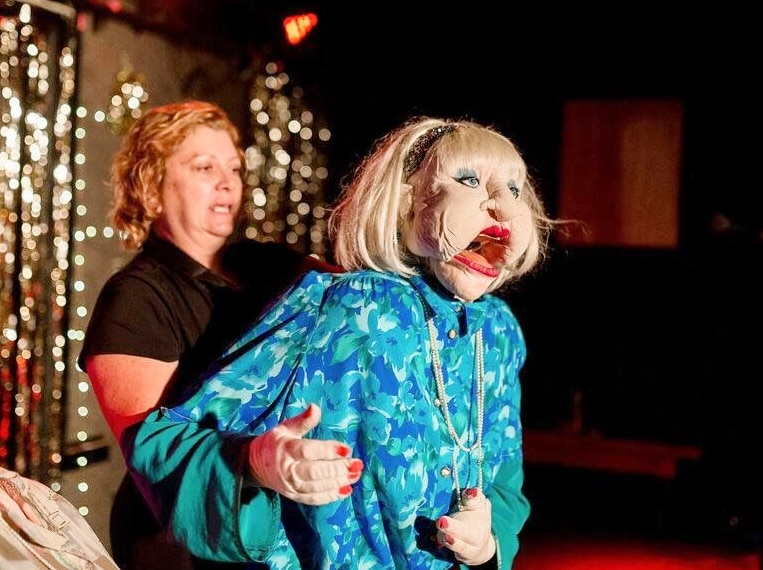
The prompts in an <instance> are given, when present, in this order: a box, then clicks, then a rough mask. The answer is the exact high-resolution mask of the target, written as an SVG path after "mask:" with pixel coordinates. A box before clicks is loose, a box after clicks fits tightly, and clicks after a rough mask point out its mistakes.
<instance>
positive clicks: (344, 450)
mask: <svg viewBox="0 0 763 570" xmlns="http://www.w3.org/2000/svg"><path fill="white" fill-rule="evenodd" d="M336 454H337V455H338V456H339V457H347V456H348V455H350V448H349V447H347V446H346V445H337V447H336Z"/></svg>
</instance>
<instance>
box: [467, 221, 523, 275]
mask: <svg viewBox="0 0 763 570" xmlns="http://www.w3.org/2000/svg"><path fill="white" fill-rule="evenodd" d="M510 235H511V234H510V232H509V230H507V229H505V228H500V227H491V228H487V229H485V230H483V231H482V233H480V234H479V235H478V236H477V237H476V238H475V239H474V240H473V241H472V242H471V243H470V244H469V245H468V246H467V247H466V249H465V250H463V251H462V252H461V253H459V254H458V255H456V256H455V259H456V260H458V261H459V262H461V263H463V264H464V265H466V266H467V267H469V268H471V269H473V270H474V271H477V272H479V273H482V274H483V275H487V276H489V277H497V276H498V274H499V273H500V270H501V268H502V267H503V266H504V265H505V264H506V257H507V253H508V250H509V237H510Z"/></svg>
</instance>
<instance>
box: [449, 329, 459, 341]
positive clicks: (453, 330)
mask: <svg viewBox="0 0 763 570" xmlns="http://www.w3.org/2000/svg"><path fill="white" fill-rule="evenodd" d="M457 334H458V333H457V332H456V329H450V330H449V331H448V338H451V339H452V338H456V335H457Z"/></svg>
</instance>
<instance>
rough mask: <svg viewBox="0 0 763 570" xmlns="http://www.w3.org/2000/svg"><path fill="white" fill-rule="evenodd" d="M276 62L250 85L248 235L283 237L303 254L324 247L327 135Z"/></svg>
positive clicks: (326, 244) (276, 239) (271, 238)
mask: <svg viewBox="0 0 763 570" xmlns="http://www.w3.org/2000/svg"><path fill="white" fill-rule="evenodd" d="M290 81H291V78H290V77H289V75H288V74H287V73H286V72H285V71H284V70H283V68H282V66H281V65H280V64H278V63H275V62H269V63H267V64H265V66H264V69H263V73H259V74H256V76H255V77H254V80H253V81H252V84H251V87H250V97H249V117H250V129H251V131H250V133H249V134H250V136H251V138H252V141H253V143H252V144H251V145H250V146H249V147H247V149H246V161H247V171H248V173H249V178H248V179H247V183H248V187H249V188H251V192H252V194H251V200H249V201H247V202H246V205H245V207H246V213H247V216H248V220H249V225H248V227H247V229H246V235H247V237H250V238H252V239H257V240H259V241H274V242H278V243H287V244H289V245H290V246H292V247H294V248H296V249H298V250H300V251H302V252H303V253H307V254H314V255H316V256H318V257H321V258H325V257H326V255H327V253H328V248H329V242H328V233H327V231H328V224H327V206H326V203H325V199H324V194H325V192H324V187H325V184H326V180H327V178H328V167H327V163H328V160H327V156H326V154H325V152H323V150H322V147H323V145H324V144H325V143H327V142H328V140H329V139H330V138H331V132H330V131H329V129H328V128H326V127H322V126H320V125H318V124H317V121H316V117H315V115H314V114H313V112H312V111H310V110H309V109H308V108H307V106H306V105H305V103H304V100H303V92H302V89H301V88H300V87H293V88H291V89H290V90H289V87H290Z"/></svg>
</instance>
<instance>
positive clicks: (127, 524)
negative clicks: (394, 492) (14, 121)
mask: <svg viewBox="0 0 763 570" xmlns="http://www.w3.org/2000/svg"><path fill="white" fill-rule="evenodd" d="M242 167H243V162H242V152H241V149H240V147H239V134H238V131H237V129H236V127H235V126H234V125H233V124H232V123H231V121H230V120H229V118H228V116H227V115H226V114H225V112H224V111H223V110H222V109H221V108H220V107H218V106H217V105H214V104H211V103H207V102H203V101H185V102H179V103H171V104H168V105H163V106H159V107H155V108H153V109H151V110H149V111H148V112H147V113H146V114H144V115H143V116H142V117H141V118H140V119H138V121H137V122H136V123H135V124H134V125H133V126H132V128H131V129H130V131H129V132H128V133H127V134H126V136H125V138H124V140H123V142H122V146H121V148H120V150H119V152H118V153H117V155H116V156H115V158H114V161H113V165H112V170H111V183H112V188H113V192H114V200H113V208H112V212H111V220H112V223H113V225H114V227H115V228H116V229H117V230H119V232H120V235H121V236H122V238H123V244H124V246H125V247H126V249H127V250H129V251H135V252H136V254H135V256H134V257H133V258H132V259H131V260H130V262H129V263H128V264H127V265H126V266H125V267H124V268H122V269H121V270H119V271H117V272H116V273H115V274H114V275H113V276H111V277H110V279H109V280H108V281H107V283H106V284H105V285H104V287H103V289H102V291H101V292H100V294H99V297H98V300H97V302H96V306H95V309H94V311H93V314H92V317H91V319H90V322H89V323H88V329H87V332H86V336H85V343H84V347H83V350H82V353H81V354H80V357H79V363H80V365H81V367H82V368H83V370H85V371H86V372H87V374H88V376H89V378H90V380H91V382H92V384H93V388H94V391H95V394H96V396H97V398H98V402H99V404H100V407H101V410H102V412H103V415H104V417H105V419H106V421H107V422H108V424H109V427H110V428H111V430H112V432H113V433H114V436H115V437H116V438H117V441H118V442H119V443H120V445H121V446H122V448H123V449H126V448H130V449H131V448H132V444H131V437H130V433H131V430H132V429H133V427H134V426H135V425H136V423H138V422H140V421H141V420H142V419H143V418H145V417H146V415H147V414H148V413H149V412H150V411H152V410H154V409H156V408H157V406H159V405H160V404H169V403H171V402H173V401H174V398H175V396H176V395H177V393H178V392H179V391H181V390H182V389H183V388H184V386H183V381H184V380H185V379H188V378H194V377H195V376H196V375H197V374H198V372H199V371H200V370H203V369H204V368H205V366H206V364H207V363H208V361H209V360H210V359H211V358H212V357H214V356H217V355H219V353H220V351H221V350H222V349H223V348H225V347H226V346H227V345H228V343H229V342H230V340H231V339H233V338H235V337H236V335H237V334H238V333H240V331H241V328H242V327H243V326H244V325H245V324H248V323H250V322H251V320H252V319H253V318H254V316H255V315H256V314H257V313H258V312H259V311H260V310H261V309H262V307H263V306H264V305H265V304H266V303H267V302H269V301H270V300H271V299H272V298H273V297H274V296H275V295H276V294H277V293H278V292H280V291H281V290H282V289H283V288H284V287H285V286H286V285H287V284H289V283H290V282H291V281H292V280H293V278H295V277H296V276H297V275H299V274H300V273H301V272H303V271H304V270H306V269H309V268H319V269H322V268H325V267H326V266H325V264H321V263H320V262H318V261H317V260H314V259H313V258H311V257H304V256H302V255H300V254H298V253H296V252H293V251H291V250H289V249H286V248H285V247H281V246H277V245H275V244H260V243H256V242H253V241H251V240H240V241H235V240H234V239H233V238H234V237H235V229H236V227H237V224H238V222H239V221H240V211H241V201H242V195H243V181H242ZM263 267H266V268H267V269H268V270H267V273H266V274H265V273H263V271H262V268H263ZM318 420H319V418H318V417H316V416H313V417H312V418H310V419H307V418H305V417H298V418H295V419H294V420H292V421H290V422H284V425H283V426H279V427H277V428H275V430H274V431H273V432H272V433H270V434H267V435H265V436H262V439H263V440H264V441H270V439H275V436H278V438H279V441H280V440H281V438H282V439H283V440H284V441H287V442H289V444H290V445H291V448H290V449H289V453H287V454H286V456H287V457H290V458H294V457H296V458H298V459H300V458H301V457H302V456H303V455H304V453H305V449H307V452H309V454H310V456H311V457H312V458H313V459H315V463H310V462H301V463H299V468H300V470H299V471H298V472H296V475H297V476H298V477H299V480H298V481H296V482H295V483H294V484H293V485H292V487H294V492H295V495H296V496H297V498H302V499H303V500H308V501H313V502H320V501H324V500H333V499H335V498H336V497H339V496H340V494H339V490H340V489H342V488H346V486H347V485H349V484H350V483H351V482H352V481H353V477H355V476H354V475H352V476H348V473H349V470H348V468H349V465H350V464H351V463H352V460H351V458H350V457H349V454H348V452H347V448H346V446H337V444H336V442H313V441H308V440H304V439H302V437H301V436H302V435H303V433H304V431H306V430H307V429H310V428H311V427H312V426H313V423H315V422H316V421H318ZM303 422H304V423H303ZM303 430H304V431H303ZM250 439H251V438H246V439H243V440H241V441H240V442H238V443H237V445H238V446H239V447H240V449H241V451H242V452H243V451H245V450H246V449H247V445H248V441H249V440H250ZM234 447H235V446H234ZM230 451H231V452H232V453H234V454H235V450H234V449H231V450H230ZM342 454H344V455H342ZM265 459H267V457H266V458H265ZM352 464H354V465H357V464H356V463H352ZM247 470H248V467H247V466H245V465H243V464H242V465H236V466H233V465H231V466H230V469H229V470H228V471H227V472H226V474H225V477H226V479H225V481H226V484H227V485H228V486H229V491H228V492H229V493H230V495H231V497H232V496H233V495H234V493H235V489H236V488H237V487H238V486H240V485H237V484H236V481H237V480H239V481H240V480H241V479H243V476H244V473H245V472H246V471H247ZM315 473H320V481H321V482H322V483H325V485H324V486H325V488H323V487H321V488H320V489H319V490H317V491H316V490H314V489H312V488H306V487H305V486H306V485H310V484H312V478H313V474H315ZM294 476H295V473H284V472H275V473H273V485H275V486H277V487H278V486H280V485H283V484H285V483H283V481H285V482H287V483H289V484H290V485H291V482H292V478H293V477H294ZM282 480H283V481H282ZM279 488H280V487H279ZM233 500H234V499H233V498H231V499H230V501H233ZM251 500H252V501H253V502H254V503H256V497H254V496H253V497H252V498H251ZM111 534H112V536H111V542H112V550H113V554H114V558H115V559H116V560H117V562H118V563H119V564H120V566H121V567H122V568H123V570H125V569H132V568H140V569H141V570H146V569H150V568H162V570H164V569H165V568H167V567H171V568H173V569H177V568H182V567H188V560H186V561H185V562H183V560H184V558H187V555H186V554H185V553H184V552H183V551H181V550H178V548H177V547H176V546H174V545H172V544H168V543H167V541H166V539H165V538H164V531H163V529H162V528H161V527H160V525H158V524H157V521H156V520H155V518H154V515H153V514H152V513H151V512H150V511H149V510H148V509H147V508H146V507H145V504H144V502H143V500H142V499H141V496H140V495H139V494H138V493H137V492H136V490H135V487H134V483H133V481H132V480H131V479H130V478H126V479H125V481H124V482H123V484H122V487H121V488H120V490H119V492H118V494H117V497H116V498H115V502H114V507H113V509H112V517H111ZM196 562H197V563H196V565H195V567H199V568H200V567H205V568H206V567H208V566H209V565H208V564H202V562H201V561H196ZM168 565H169V566H168ZM183 565H185V566H183Z"/></svg>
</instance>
